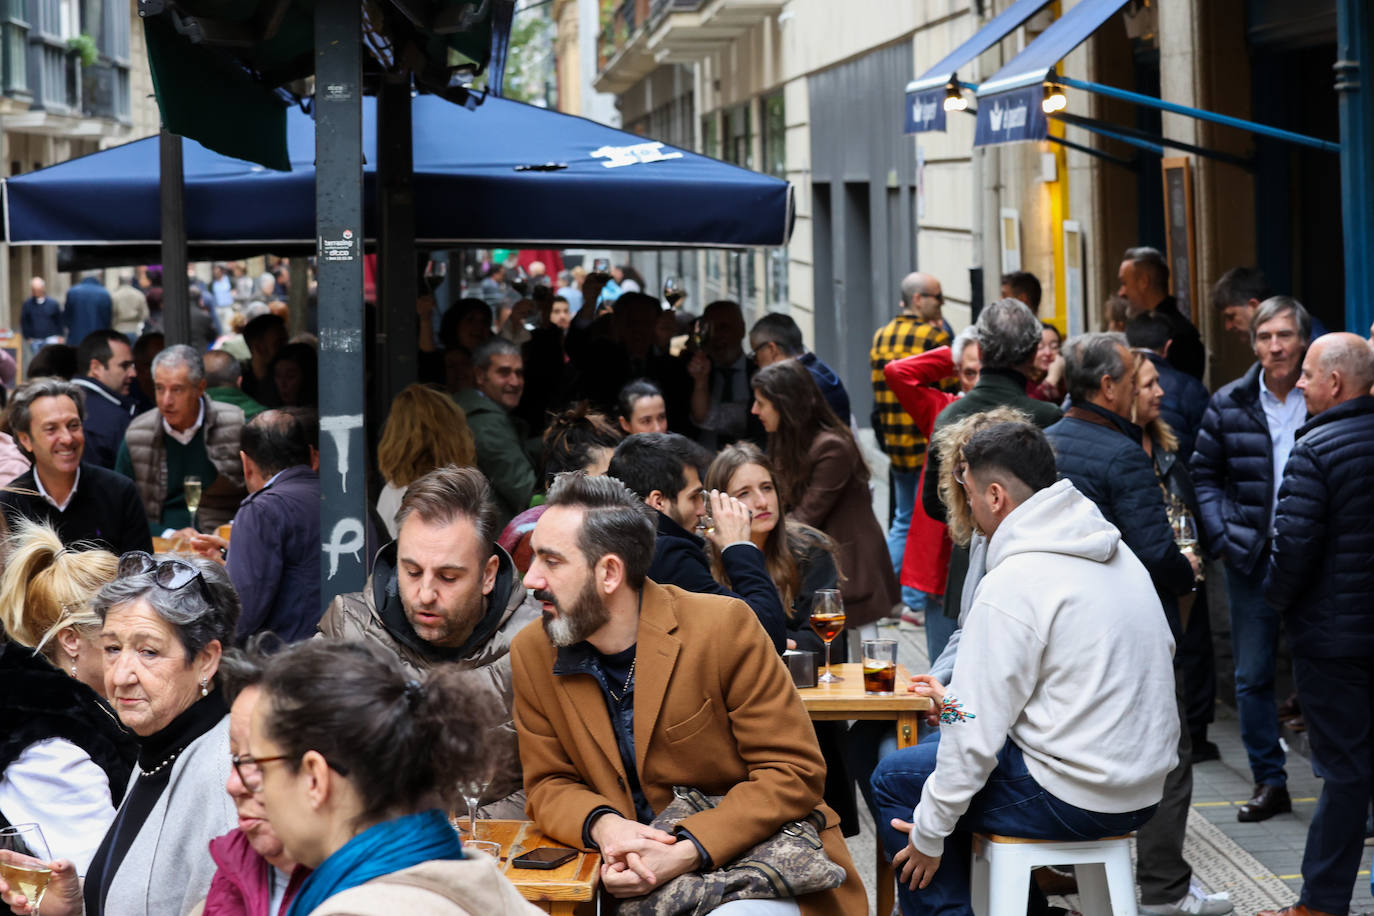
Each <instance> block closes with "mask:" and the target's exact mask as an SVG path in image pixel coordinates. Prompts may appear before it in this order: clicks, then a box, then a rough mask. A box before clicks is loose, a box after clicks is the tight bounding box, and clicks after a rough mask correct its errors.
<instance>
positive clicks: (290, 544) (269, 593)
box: [228, 465, 324, 643]
mask: <svg viewBox="0 0 1374 916" xmlns="http://www.w3.org/2000/svg"><path fill="white" fill-rule="evenodd" d="M228 570H229V579H230V581H232V582H233V583H234V588H236V589H237V590H238V593H239V600H240V601H242V602H243V613H242V614H241V615H240V616H239V623H238V631H237V634H236V636H235V641H236V642H239V643H242V642H243V641H244V640H245V639H247V638H248V637H249V636H252V635H253V634H254V633H258V632H262V631H265V630H270V631H271V632H273V633H276V634H277V635H278V636H280V637H281V638H282V639H283V640H284V641H286V642H295V641H297V640H301V639H308V638H310V637H311V636H313V635H314V633H315V624H316V623H318V622H319V619H320V615H321V613H322V612H323V611H324V606H323V605H322V604H321V603H320V478H319V476H318V475H317V474H316V473H315V472H314V471H312V470H311V469H310V468H309V467H307V466H306V465H296V466H294V467H289V468H287V469H286V470H284V471H282V472H281V473H280V474H278V475H277V476H276V477H274V478H273V479H272V482H271V483H270V484H268V485H267V486H265V487H263V488H262V489H261V490H259V491H257V492H256V493H252V494H250V495H249V496H248V498H247V499H245V500H244V501H243V502H242V503H241V504H240V507H239V511H238V514H237V515H235V516H234V529H233V537H232V538H230V542H229V564H228Z"/></svg>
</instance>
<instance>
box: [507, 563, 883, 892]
mask: <svg viewBox="0 0 1374 916" xmlns="http://www.w3.org/2000/svg"><path fill="white" fill-rule="evenodd" d="M556 656H557V650H556V649H555V648H554V647H553V645H552V644H550V642H549V640H548V637H547V636H545V635H544V630H543V627H541V626H537V625H534V624H531V625H530V626H528V627H526V628H525V629H524V630H522V631H521V632H520V633H519V634H518V635H517V636H516V637H515V641H514V642H513V643H512V644H511V667H512V669H513V673H514V681H515V725H516V731H517V732H518V733H519V736H520V759H521V762H522V764H523V765H524V771H525V793H526V798H527V810H528V813H529V816H530V817H532V818H533V819H534V821H535V823H536V824H538V826H539V828H540V829H541V830H543V831H544V832H545V833H546V834H548V835H549V836H551V837H553V838H554V839H556V840H558V841H559V842H561V843H565V844H567V845H569V846H577V847H580V846H582V828H583V825H584V824H585V822H586V820H587V816H588V815H589V814H591V812H592V811H593V810H594V809H596V808H598V807H601V806H608V807H611V808H614V809H615V810H616V811H619V812H620V813H621V814H622V815H624V816H625V817H628V818H631V819H633V818H634V816H635V809H634V802H633V800H632V799H631V797H630V791H629V789H628V788H627V782H626V779H625V770H624V767H623V765H622V763H621V760H620V753H619V752H618V751H617V750H616V743H615V735H614V732H613V731H612V728H611V720H610V715H609V714H608V713H607V711H606V701H605V698H604V697H603V696H602V693H601V688H600V687H599V686H598V684H597V682H596V680H595V679H594V678H592V677H591V676H590V675H587V674H568V675H555V674H554V673H553V666H554V661H555V659H556ZM635 659H636V674H635V708H634V720H635V725H634V732H635V758H636V762H637V764H638V770H639V779H640V784H641V786H642V787H643V789H644V794H645V797H646V798H647V799H648V801H649V804H650V805H651V806H652V807H653V809H654V810H655V811H662V810H663V809H664V808H665V807H667V805H668V803H669V802H670V801H671V800H672V797H673V786H692V787H695V788H698V789H701V790H702V791H703V792H706V793H707V794H708V795H724V796H725V798H724V799H723V800H722V801H721V803H720V806H719V807H717V808H715V809H714V810H711V811H703V812H702V813H700V814H694V815H692V816H691V817H689V818H687V819H686V820H684V821H683V822H682V826H683V827H685V828H686V829H688V830H690V831H691V833H692V835H693V836H694V837H696V839H697V840H698V841H699V842H700V843H701V845H702V846H703V847H704V848H705V849H706V852H707V854H708V855H710V857H711V859H712V860H713V861H714V862H715V863H716V864H717V865H724V864H726V863H728V862H731V861H732V860H734V859H736V858H738V857H739V856H740V855H741V854H742V853H744V852H746V851H747V850H748V849H750V848H751V847H752V846H754V845H756V844H757V843H759V842H761V841H762V840H764V839H766V838H768V837H770V836H772V835H773V834H774V833H776V832H777V831H778V830H779V828H781V827H782V825H783V824H785V823H786V822H788V821H790V820H794V819H796V818H800V817H803V816H805V815H806V814H807V813H809V812H810V811H812V810H814V809H817V808H819V809H820V810H821V812H822V813H823V814H824V815H825V823H826V829H825V830H824V831H823V832H822V838H823V840H824V842H825V852H826V854H827V855H828V856H829V857H830V858H831V860H832V861H834V862H836V863H838V864H840V865H842V866H844V869H845V871H846V873H847V879H846V881H845V883H844V885H843V886H841V887H840V888H838V889H836V890H833V891H827V892H824V893H819V894H811V895H808V896H806V897H802V898H800V899H799V900H798V902H799V903H800V904H801V907H802V913H804V914H807V916H820V914H826V916H829V914H836V916H840V914H852V913H863V912H866V911H867V909H868V905H867V898H866V895H865V893H864V888H863V884H862V883H861V882H860V880H859V876H858V874H857V872H855V870H854V863H853V862H852V861H851V860H850V857H849V850H848V848H847V847H846V846H845V843H844V837H842V836H841V835H840V828H839V819H838V818H837V817H836V815H835V812H834V811H832V810H830V808H829V807H827V806H826V805H825V804H824V803H822V801H821V791H822V788H823V787H824V785H825V761H824V760H823V759H822V757H821V752H820V749H819V748H818V747H817V745H816V732H815V729H814V728H813V727H812V725H811V721H810V719H809V718H808V717H807V715H806V710H805V708H804V707H803V706H802V703H801V698H800V697H799V696H798V695H797V691H796V689H795V688H794V687H793V686H792V679H791V678H790V677H789V676H788V674H787V669H786V668H785V667H784V666H783V663H782V660H781V659H780V658H779V657H778V653H777V652H776V651H775V650H774V648H773V645H772V643H771V642H769V640H768V637H767V635H766V634H765V633H764V631H763V629H762V628H761V627H760V626H759V625H758V621H757V620H756V619H755V617H754V612H753V611H751V610H750V609H749V606H748V605H746V604H745V603H744V602H743V601H740V600H738V599H735V598H723V597H719V596H715V595H698V594H693V593H691V592H685V591H683V590H681V589H679V588H675V587H673V586H661V585H657V584H655V583H654V582H651V581H650V582H646V583H645V585H644V595H643V602H642V605H641V610H640V618H639V638H638V643H637V649H636V653H635ZM641 661H642V662H644V664H642V665H640V664H638V662H641Z"/></svg>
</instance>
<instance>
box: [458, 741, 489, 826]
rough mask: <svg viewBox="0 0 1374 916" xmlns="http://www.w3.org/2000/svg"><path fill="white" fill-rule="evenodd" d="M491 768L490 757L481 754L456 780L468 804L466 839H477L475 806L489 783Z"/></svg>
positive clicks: (479, 801)
mask: <svg viewBox="0 0 1374 916" xmlns="http://www.w3.org/2000/svg"><path fill="white" fill-rule="evenodd" d="M493 768H494V761H493V760H492V759H491V755H490V754H483V755H482V756H481V757H480V758H479V759H478V760H475V761H473V764H472V766H471V767H469V768H468V769H466V770H465V771H464V772H463V774H462V775H461V776H460V777H459V779H458V789H459V791H461V792H462V793H463V801H465V802H467V804H468V839H472V840H475V839H477V806H478V805H479V804H480V803H481V801H482V795H483V794H485V793H486V791H487V786H488V785H490V783H491V778H492V771H493Z"/></svg>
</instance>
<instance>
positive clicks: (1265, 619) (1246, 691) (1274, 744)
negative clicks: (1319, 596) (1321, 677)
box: [1226, 562, 1288, 786]
mask: <svg viewBox="0 0 1374 916" xmlns="http://www.w3.org/2000/svg"><path fill="white" fill-rule="evenodd" d="M1266 566H1267V563H1264V562H1262V563H1261V564H1260V566H1259V568H1258V569H1257V570H1256V571H1255V572H1254V573H1253V574H1252V575H1248V576H1247V575H1246V574H1245V573H1243V572H1241V571H1240V570H1238V569H1236V568H1235V567H1234V566H1232V565H1231V564H1230V563H1227V564H1226V594H1227V596H1228V598H1229V599H1230V602H1231V656H1232V658H1233V659H1234V660H1235V663H1236V713H1237V714H1238V715H1239V717H1240V740H1241V743H1242V744H1244V745H1245V753H1246V756H1248V757H1249V758H1250V772H1251V774H1252V775H1253V776H1254V778H1255V783H1256V784H1257V785H1267V786H1285V785H1287V784H1288V774H1287V773H1285V772H1284V770H1283V764H1284V754H1283V748H1282V747H1281V746H1280V745H1279V720H1278V704H1277V702H1276V701H1275V699H1274V668H1275V665H1276V663H1277V662H1276V657H1277V654H1278V646H1279V617H1278V615H1277V614H1275V613H1274V612H1273V611H1272V610H1271V609H1270V608H1269V606H1268V605H1267V604H1265V601H1264V588H1263V586H1264V570H1265V567H1266Z"/></svg>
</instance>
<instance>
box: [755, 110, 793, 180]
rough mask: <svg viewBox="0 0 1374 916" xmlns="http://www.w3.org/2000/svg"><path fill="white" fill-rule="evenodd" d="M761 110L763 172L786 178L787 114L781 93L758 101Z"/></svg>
mask: <svg viewBox="0 0 1374 916" xmlns="http://www.w3.org/2000/svg"><path fill="white" fill-rule="evenodd" d="M759 103H760V107H761V108H762V109H763V170H764V171H765V172H767V173H768V174H769V175H772V176H773V177H774V178H786V177H787V112H786V109H785V107H784V105H783V99H782V93H781V92H775V93H773V94H772V95H767V96H764V97H763V98H762V99H760V100H759Z"/></svg>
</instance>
